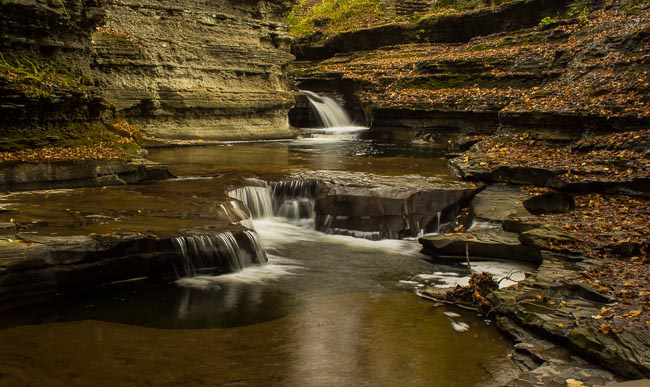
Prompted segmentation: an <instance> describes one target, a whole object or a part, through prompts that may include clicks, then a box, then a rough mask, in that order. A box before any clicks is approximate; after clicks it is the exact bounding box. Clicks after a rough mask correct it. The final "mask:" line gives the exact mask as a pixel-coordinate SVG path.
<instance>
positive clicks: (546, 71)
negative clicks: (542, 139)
mask: <svg viewBox="0 0 650 387" xmlns="http://www.w3.org/2000/svg"><path fill="white" fill-rule="evenodd" d="M303 66H304V67H302V68H301V67H300V66H299V67H298V68H297V74H298V76H299V77H305V78H310V77H322V76H325V75H329V76H331V75H333V74H334V75H337V76H340V77H342V78H343V79H350V80H353V81H354V82H355V84H356V85H357V88H358V89H359V90H361V94H362V98H363V100H365V101H369V102H371V103H372V106H373V107H374V108H380V109H381V108H406V109H415V110H428V111H456V112H464V111H473V112H476V111H483V112H494V113H496V112H499V113H500V116H501V118H502V119H503V122H502V124H506V125H507V124H508V123H509V120H511V122H512V124H513V126H517V125H518V124H526V122H524V121H527V122H528V123H530V121H531V119H532V120H536V122H535V123H536V124H541V125H542V126H544V125H545V124H548V122H544V121H547V120H550V119H551V118H548V117H549V116H552V115H561V116H574V117H591V118H596V119H597V120H599V121H598V122H599V123H600V124H604V125H601V126H602V127H612V126H615V124H613V123H612V122H613V121H612V120H611V119H612V118H616V119H617V120H618V121H617V122H621V124H620V125H622V126H630V125H631V126H638V125H647V124H648V123H649V122H650V74H649V70H648V69H649V68H650V3H648V2H639V3H638V4H636V3H635V2H633V1H607V2H605V3H604V4H603V5H602V6H601V7H600V8H598V9H592V10H591V11H590V12H588V13H586V14H581V15H580V17H575V16H574V17H565V18H561V19H560V18H555V19H554V18H550V19H546V23H542V22H541V21H540V25H539V26H536V27H533V28H528V29H523V30H519V31H516V32H505V33H500V34H493V35H489V36H483V37H476V38H474V39H472V40H471V41H469V42H468V43H456V44H441V43H436V44H433V43H431V44H429V43H412V44H405V45H396V46H387V47H382V48H380V49H377V50H372V51H363V52H354V53H350V54H337V55H336V56H335V57H333V58H330V59H327V60H324V61H321V62H319V63H313V62H311V63H305V64H303ZM522 113H526V114H527V115H526V117H525V119H524V120H520V119H519V116H520V115H521V114H522ZM530 113H535V114H536V116H534V117H533V116H531V114H530ZM560 124H562V125H566V124H570V122H568V121H565V122H561V123H560Z"/></svg>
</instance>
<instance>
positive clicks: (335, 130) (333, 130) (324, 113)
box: [300, 90, 368, 138]
mask: <svg viewBox="0 0 650 387" xmlns="http://www.w3.org/2000/svg"><path fill="white" fill-rule="evenodd" d="M300 93H301V94H302V95H304V96H305V97H307V99H308V100H309V104H310V105H311V106H312V107H313V108H314V110H315V111H316V113H317V114H318V117H319V118H320V120H321V122H322V123H323V128H322V129H312V130H306V131H308V132H311V133H324V134H337V135H354V137H353V138H356V135H357V134H359V133H361V132H364V131H366V130H368V128H366V127H363V126H356V125H355V124H354V123H353V122H352V120H351V119H350V117H349V116H348V114H347V113H346V112H345V110H343V108H342V107H341V106H340V105H339V104H338V103H337V102H336V101H335V100H333V99H332V98H330V97H327V96H322V95H318V94H316V93H314V92H313V91H308V90H301V91H300Z"/></svg>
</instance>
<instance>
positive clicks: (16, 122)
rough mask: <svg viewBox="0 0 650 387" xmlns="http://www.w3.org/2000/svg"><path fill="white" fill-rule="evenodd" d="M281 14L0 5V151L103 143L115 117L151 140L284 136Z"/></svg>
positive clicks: (224, 2) (195, 5)
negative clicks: (0, 37)
mask: <svg viewBox="0 0 650 387" xmlns="http://www.w3.org/2000/svg"><path fill="white" fill-rule="evenodd" d="M287 7H288V3H286V2H283V1H278V0H272V1H257V0H250V1H239V2H236V1H228V0H220V1H195V2H192V3H191V4H190V3H186V2H180V1H173V0H166V1H146V0H134V1H130V0H128V1H113V0H110V1H108V2H104V1H95V0H61V1H40V0H7V1H3V2H2V4H1V5H0V36H2V41H1V42H0V47H1V48H2V51H1V54H2V56H1V57H0V129H1V130H2V133H1V134H2V135H1V138H0V151H10V152H11V151H17V150H21V149H34V148H41V147H45V146H55V147H56V146H63V147H66V146H79V145H87V144H90V143H94V144H96V143H97V142H100V141H101V140H109V141H110V138H107V137H106V133H105V131H106V129H108V130H109V131H111V130H113V129H114V128H111V127H110V124H111V123H114V122H115V121H117V120H118V119H120V118H125V119H127V120H128V121H129V122H130V123H132V124H135V126H136V127H137V128H138V129H140V130H141V131H143V132H145V134H146V136H145V137H147V138H150V139H153V141H150V142H151V143H159V142H161V141H162V142H166V141H169V140H174V139H186V140H199V141H200V140H250V139H266V138H281V137H289V136H291V132H290V130H289V125H288V121H287V118H286V117H287V112H288V110H289V109H290V107H291V106H292V105H293V102H294V94H293V92H292V91H291V90H290V86H289V83H288V82H287V79H286V78H285V75H284V74H285V71H284V69H285V67H286V65H287V63H288V62H289V61H291V60H292V59H293V55H291V54H290V53H289V46H290V43H291V39H290V38H289V37H288V35H287V34H286V27H285V25H284V17H285V15H286V13H287V12H288V8H287ZM106 124H108V126H109V127H105V125H106ZM109 137H110V136H109Z"/></svg>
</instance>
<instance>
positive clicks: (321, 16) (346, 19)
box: [287, 0, 513, 40]
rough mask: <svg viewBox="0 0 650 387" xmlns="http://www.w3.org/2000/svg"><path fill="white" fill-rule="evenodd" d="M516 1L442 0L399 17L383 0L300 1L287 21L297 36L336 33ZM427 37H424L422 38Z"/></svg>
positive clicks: (330, 34)
mask: <svg viewBox="0 0 650 387" xmlns="http://www.w3.org/2000/svg"><path fill="white" fill-rule="evenodd" d="M510 1H513V0H493V1H492V2H490V3H489V4H488V3H486V2H485V1H484V0H438V1H436V2H435V3H434V4H432V5H430V6H429V8H428V9H427V10H426V11H425V12H420V13H414V14H412V15H406V16H395V10H394V9H392V10H391V9H389V7H387V4H388V3H389V2H388V1H382V0H320V1H314V0H299V1H298V2H297V3H296V4H295V5H294V7H293V9H292V10H291V12H290V13H289V16H288V18H287V24H288V25H289V31H290V32H291V34H293V35H294V36H298V37H306V36H310V35H313V34H316V33H320V34H322V35H324V36H332V35H335V34H337V33H340V32H343V31H351V30H358V29H362V28H370V27H375V26H379V25H383V24H387V23H407V22H417V21H418V20H421V19H424V18H430V17H436V16H439V15H446V14H457V13H463V12H467V11H473V10H476V9H480V8H486V7H491V6H498V5H501V4H504V3H507V2H510ZM422 38H423V40H424V37H422Z"/></svg>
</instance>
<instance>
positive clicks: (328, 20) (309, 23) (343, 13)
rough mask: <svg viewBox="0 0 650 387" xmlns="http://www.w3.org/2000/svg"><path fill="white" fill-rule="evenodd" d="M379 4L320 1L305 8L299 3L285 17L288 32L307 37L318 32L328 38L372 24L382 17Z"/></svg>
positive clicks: (357, 0) (363, 0)
mask: <svg viewBox="0 0 650 387" xmlns="http://www.w3.org/2000/svg"><path fill="white" fill-rule="evenodd" d="M382 4H383V3H382V2H380V1H377V0H347V1H341V0H323V1H321V2H320V3H317V4H316V5H314V6H312V7H309V6H308V2H307V1H306V0H301V1H300V2H298V3H297V4H296V5H295V6H294V8H293V9H292V10H291V12H290V13H289V16H288V17H287V24H288V25H289V32H290V33H292V34H293V35H295V36H308V35H311V34H313V33H314V32H315V31H316V30H320V31H321V32H324V33H325V34H326V35H331V34H335V33H339V32H343V31H349V30H355V29H358V28H362V27H363V26H368V25H369V24H370V25H371V24H376V23H377V21H378V20H381V19H383V18H384V17H385V13H384V9H383V7H382Z"/></svg>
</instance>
